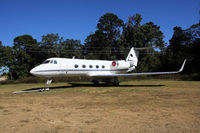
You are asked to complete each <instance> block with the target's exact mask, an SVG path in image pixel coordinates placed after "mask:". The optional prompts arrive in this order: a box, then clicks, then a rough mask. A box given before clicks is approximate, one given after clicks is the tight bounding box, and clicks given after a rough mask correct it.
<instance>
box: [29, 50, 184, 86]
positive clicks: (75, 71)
mask: <svg viewBox="0 0 200 133" xmlns="http://www.w3.org/2000/svg"><path fill="white" fill-rule="evenodd" d="M185 62H186V60H184V62H183V65H182V67H181V68H180V70H179V71H172V72H150V73H130V72H131V71H133V70H134V69H135V68H136V66H137V64H138V51H136V49H134V48H131V50H130V52H129V54H128V56H127V58H126V60H115V61H106V60H87V59H75V58H74V57H73V58H72V59H70V58H49V59H47V60H46V61H45V62H44V63H43V64H41V65H39V66H36V67H35V68H33V69H32V70H31V71H30V73H31V74H32V75H35V76H38V77H45V78H47V82H46V84H47V88H46V89H45V90H49V88H48V85H49V84H50V83H51V82H52V78H53V77H61V76H90V77H111V78H113V77H114V79H116V80H114V84H115V85H118V84H119V82H118V80H117V78H116V77H119V76H135V75H158V74H175V73H179V72H181V71H182V70H183V68H184V65H185Z"/></svg>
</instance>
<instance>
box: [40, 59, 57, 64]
mask: <svg viewBox="0 0 200 133" xmlns="http://www.w3.org/2000/svg"><path fill="white" fill-rule="evenodd" d="M43 64H57V60H46V61H45V62H44V63H43Z"/></svg>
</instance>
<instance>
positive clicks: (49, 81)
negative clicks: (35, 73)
mask: <svg viewBox="0 0 200 133" xmlns="http://www.w3.org/2000/svg"><path fill="white" fill-rule="evenodd" d="M51 82H52V79H48V80H47V82H46V88H42V89H40V91H49V85H50V84H51Z"/></svg>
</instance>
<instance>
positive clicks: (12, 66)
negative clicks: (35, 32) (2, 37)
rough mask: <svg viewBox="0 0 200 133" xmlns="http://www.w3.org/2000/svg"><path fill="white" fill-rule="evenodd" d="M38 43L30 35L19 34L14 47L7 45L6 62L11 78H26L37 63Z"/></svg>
mask: <svg viewBox="0 0 200 133" xmlns="http://www.w3.org/2000/svg"><path fill="white" fill-rule="evenodd" d="M37 50H38V43H37V40H36V39H33V37H32V36H30V35H22V36H18V37H16V38H15V39H14V45H13V46H12V47H9V46H8V47H5V55H6V56H5V58H4V64H5V66H6V67H8V68H9V77H10V79H19V78H24V77H27V76H28V75H29V71H30V70H31V69H32V68H33V66H34V65H35V64H36V63H37V54H35V52H37Z"/></svg>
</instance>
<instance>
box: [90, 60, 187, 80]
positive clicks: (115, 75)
mask: <svg viewBox="0 0 200 133" xmlns="http://www.w3.org/2000/svg"><path fill="white" fill-rule="evenodd" d="M185 62H186V59H185V60H184V62H183V64H182V66H181V68H180V69H179V70H178V71H172V72H148V73H126V74H91V75H90V76H94V77H118V76H137V75H162V74H175V73H180V72H182V71H183V68H184V66H185Z"/></svg>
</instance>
